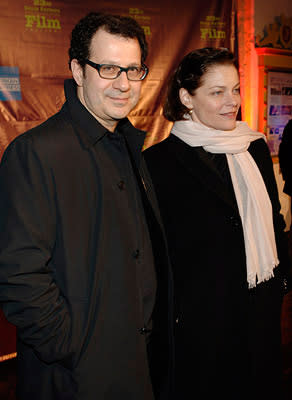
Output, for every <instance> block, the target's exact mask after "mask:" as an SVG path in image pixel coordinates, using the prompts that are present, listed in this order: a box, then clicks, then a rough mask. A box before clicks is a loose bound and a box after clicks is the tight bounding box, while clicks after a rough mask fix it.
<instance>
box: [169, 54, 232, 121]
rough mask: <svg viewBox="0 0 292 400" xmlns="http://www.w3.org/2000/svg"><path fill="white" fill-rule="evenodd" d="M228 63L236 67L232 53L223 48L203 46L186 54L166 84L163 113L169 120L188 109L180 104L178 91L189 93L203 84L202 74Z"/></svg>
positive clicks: (181, 114)
mask: <svg viewBox="0 0 292 400" xmlns="http://www.w3.org/2000/svg"><path fill="white" fill-rule="evenodd" d="M222 64H229V65H234V66H235V67H236V68H237V63H236V60H235V58H234V55H233V53H231V52H230V51H229V50H228V49H225V48H222V47H220V48H213V47H205V48H202V49H198V50H194V51H191V52H190V53H189V54H187V55H186V56H185V57H184V58H183V59H182V61H181V63H180V64H179V66H178V67H177V69H176V70H175V71H174V74H173V76H172V78H171V79H170V82H169V84H168V90H167V95H166V100H165V104H164V107H163V115H164V116H165V118H166V119H168V120H169V121H179V120H182V119H184V118H183V116H184V115H185V114H186V113H188V111H189V109H188V108H187V107H186V106H185V105H183V104H182V102H181V101H180V97H179V91H180V89H181V88H184V89H186V90H187V91H188V93H189V94H190V95H194V94H195V91H196V89H198V88H199V87H200V86H201V85H202V84H203V76H204V74H205V73H206V72H207V71H208V70H209V69H210V68H211V67H213V66H215V65H222Z"/></svg>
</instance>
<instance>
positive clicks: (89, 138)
mask: <svg viewBox="0 0 292 400" xmlns="http://www.w3.org/2000/svg"><path fill="white" fill-rule="evenodd" d="M64 91H65V97H66V103H65V104H64V108H65V109H67V110H68V112H69V114H70V119H71V121H72V122H73V125H74V128H75V130H76V132H77V135H78V136H79V138H80V140H81V142H82V144H83V145H84V147H86V148H89V147H91V146H93V145H95V144H96V143H97V142H98V141H99V140H100V139H102V138H103V137H104V135H105V134H106V133H107V132H109V131H108V130H107V128H105V127H104V126H103V125H102V124H100V123H99V122H98V121H97V119H96V118H94V116H93V115H92V114H90V112H89V111H88V110H87V109H86V108H85V107H84V106H83V104H82V103H81V102H80V100H79V99H78V97H77V90H76V83H75V81H74V79H66V80H65V82H64ZM116 131H117V132H119V133H121V134H123V135H124V137H125V139H126V141H127V143H128V146H129V150H130V151H131V153H132V155H133V157H134V160H135V161H136V163H137V164H139V159H140V156H141V151H142V147H143V144H144V139H145V135H146V132H144V131H141V130H139V129H137V128H135V127H134V126H133V125H132V124H131V122H130V121H129V120H128V118H124V119H122V120H121V121H119V123H118V125H117V128H116Z"/></svg>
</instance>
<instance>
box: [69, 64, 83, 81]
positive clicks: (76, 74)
mask: <svg viewBox="0 0 292 400" xmlns="http://www.w3.org/2000/svg"><path fill="white" fill-rule="evenodd" d="M71 71H72V75H73V78H74V80H75V82H76V84H77V86H82V85H83V78H84V73H83V68H82V67H81V65H80V64H79V62H78V60H77V59H76V58H73V60H72V61H71Z"/></svg>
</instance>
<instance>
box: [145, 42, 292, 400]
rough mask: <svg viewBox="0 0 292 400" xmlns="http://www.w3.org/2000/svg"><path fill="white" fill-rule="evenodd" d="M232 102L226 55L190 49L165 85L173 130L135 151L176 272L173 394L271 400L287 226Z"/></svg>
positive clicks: (264, 157)
mask: <svg viewBox="0 0 292 400" xmlns="http://www.w3.org/2000/svg"><path fill="white" fill-rule="evenodd" d="M239 107H240V91H239V75H238V71H237V68H236V64H235V60H234V57H233V54H232V53H230V52H229V51H228V50H227V49H213V48H204V49H200V50H196V51H192V52H191V53H189V54H188V55H187V56H185V58H184V59H183V60H182V62H181V63H180V65H179V66H178V68H177V69H176V71H175V73H174V76H173V78H172V80H171V82H170V85H169V90H168V95H167V99H166V103H165V106H164V115H165V117H166V118H167V119H168V120H169V121H174V125H173V128H172V129H171V134H170V136H169V137H168V138H167V139H166V140H164V141H163V142H161V143H158V144H156V145H154V146H152V147H151V148H149V149H147V150H146V151H145V152H144V154H145V158H146V161H147V163H148V166H149V169H150V172H151V175H152V179H153V182H154V186H155V190H156V193H157V196H158V200H159V205H160V208H161V213H162V217H163V220H164V225H165V229H166V234H167V238H168V242H169V249H170V256H171V261H172V264H173V270H174V284H175V303H176V315H175V321H176V324H175V345H176V374H175V390H176V395H175V399H179V400H184V399H214V398H215V396H216V397H218V398H221V396H222V399H224V400H226V399H228V400H229V399H230V400H231V399H232V400H237V399H249V400H250V399H257V400H259V399H265V400H267V399H280V398H281V394H280V380H281V359H280V344H281V341H280V311H281V301H282V296H283V289H284V282H283V281H284V280H283V274H282V269H283V265H286V263H287V262H288V261H287V249H286V247H285V246H286V245H285V243H284V242H283V241H284V234H283V229H284V226H285V224H284V221H283V218H282V216H281V215H280V213H279V210H280V204H279V200H278V194H277V187H276V182H275V179H274V175H273V167H272V161H271V158H270V154H269V150H268V147H267V145H266V142H265V136H264V135H263V134H262V133H259V132H254V131H252V130H251V129H250V128H249V127H248V125H247V124H246V123H244V122H237V121H236V118H237V114H238V110H239ZM279 260H281V266H280V264H279ZM287 265H288V264H287Z"/></svg>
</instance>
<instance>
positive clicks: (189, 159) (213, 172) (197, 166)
mask: <svg viewBox="0 0 292 400" xmlns="http://www.w3.org/2000/svg"><path fill="white" fill-rule="evenodd" d="M168 140H169V144H171V143H173V144H175V146H170V147H169V148H170V150H171V152H172V153H173V154H172V156H173V157H175V158H176V159H177V160H178V161H179V162H180V163H181V164H183V165H184V167H185V168H186V169H187V170H188V171H189V172H190V173H191V174H192V175H193V176H195V177H196V178H197V179H198V180H200V181H201V182H202V183H203V184H204V186H207V187H208V189H209V190H210V191H211V192H213V193H214V194H216V195H217V196H218V197H220V198H221V199H222V200H224V201H225V202H226V203H227V204H229V205H230V206H231V207H232V208H235V209H236V211H237V212H238V208H237V205H236V203H235V202H234V197H232V196H231V195H230V193H229V191H228V190H227V188H226V185H225V182H224V181H223V179H222V177H221V175H220V174H219V172H218V171H217V169H216V168H215V166H214V164H213V163H212V162H211V161H210V158H209V157H207V155H206V152H205V150H204V149H203V148H202V147H198V148H197V151H193V148H192V147H191V146H188V145H187V144H185V143H184V142H183V141H182V140H180V139H179V138H178V137H176V136H174V135H172V134H171V135H170V136H169V138H168Z"/></svg>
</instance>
